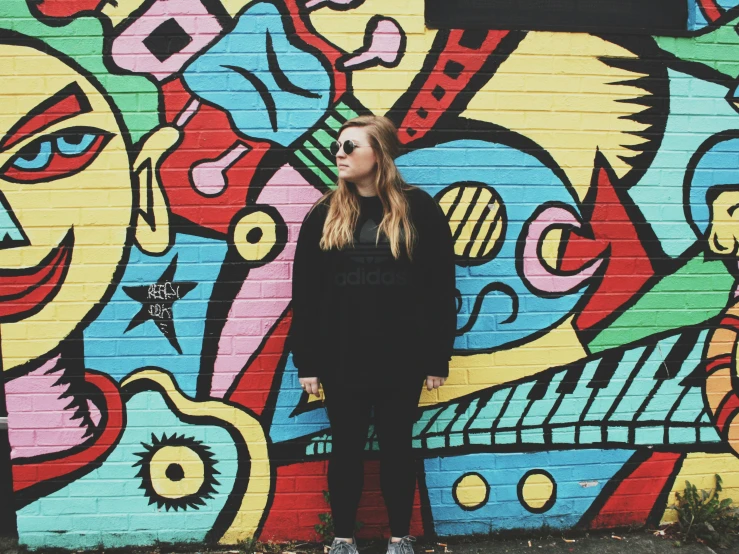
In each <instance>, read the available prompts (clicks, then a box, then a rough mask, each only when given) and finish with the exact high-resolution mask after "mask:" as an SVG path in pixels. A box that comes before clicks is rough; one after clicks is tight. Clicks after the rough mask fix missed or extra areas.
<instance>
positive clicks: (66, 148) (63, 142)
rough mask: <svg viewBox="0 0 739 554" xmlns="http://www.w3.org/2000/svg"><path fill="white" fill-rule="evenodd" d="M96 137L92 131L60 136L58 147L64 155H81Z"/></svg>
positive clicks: (57, 139) (57, 141)
mask: <svg viewBox="0 0 739 554" xmlns="http://www.w3.org/2000/svg"><path fill="white" fill-rule="evenodd" d="M96 138H97V135H94V134H92V133H84V134H81V133H80V134H78V135H67V136H58V137H57V138H56V147H57V150H58V151H59V153H60V154H61V155H62V156H80V155H82V154H83V153H84V152H85V151H86V150H87V149H88V148H90V145H91V144H92V143H93V141H94V140H95V139H96Z"/></svg>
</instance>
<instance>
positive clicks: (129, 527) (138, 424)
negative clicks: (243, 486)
mask: <svg viewBox="0 0 739 554" xmlns="http://www.w3.org/2000/svg"><path fill="white" fill-rule="evenodd" d="M231 409H236V408H231ZM153 414H155V415H156V417H153ZM216 417H217V415H216V413H214V414H211V415H209V416H208V417H206V418H203V419H204V420H205V421H207V424H204V425H197V424H193V423H185V422H183V421H182V419H181V418H180V416H179V415H178V414H176V413H174V412H172V410H171V409H170V408H169V406H168V404H167V403H166V402H165V399H164V398H163V397H162V395H161V394H160V393H159V392H154V391H142V392H139V393H136V394H135V395H133V396H132V397H131V398H130V399H129V400H128V402H127V403H126V428H125V430H124V431H123V435H122V436H121V440H120V442H119V443H118V445H117V446H116V447H115V449H114V450H113V452H111V454H110V455H109V456H108V458H107V459H106V460H105V461H104V462H103V464H102V465H101V466H100V467H99V468H98V469H96V470H94V471H92V472H91V473H88V474H87V475H85V476H83V477H81V478H80V479H78V480H76V481H73V482H72V483H70V484H69V485H67V486H66V487H64V488H62V489H61V490H59V491H57V492H54V493H51V494H49V495H47V496H44V497H43V498H41V499H39V500H37V501H36V502H33V503H31V504H29V505H28V506H26V507H24V508H22V509H20V510H18V532H19V534H20V536H21V537H22V538H23V543H24V544H25V545H27V546H29V547H30V548H41V547H55V548H67V549H80V548H85V549H87V548H98V546H99V545H101V544H102V545H103V546H105V547H106V548H111V547H123V546H144V545H150V544H152V543H153V542H154V541H155V540H160V541H164V540H172V536H173V535H172V533H173V532H174V533H175V535H174V536H175V537H176V541H177V542H202V541H204V540H205V537H206V534H207V533H208V531H209V530H210V529H211V528H212V527H213V524H214V523H215V521H216V518H217V517H218V515H219V514H220V512H221V510H222V509H223V507H224V506H225V504H226V501H227V499H228V497H229V495H230V494H231V491H232V490H233V488H234V484H235V481H236V475H237V472H238V468H239V458H238V450H237V448H236V444H235V443H234V438H233V437H232V436H231V433H229V431H228V430H227V429H226V428H224V427H221V426H219V425H218V424H217V423H215V422H216V421H217V420H216V419H215V418H216ZM188 421H192V419H189V418H188ZM175 433H176V434H177V435H184V436H185V437H187V438H188V439H193V440H194V441H197V442H199V443H201V445H202V446H206V447H207V448H208V449H209V452H210V454H211V455H212V456H213V458H212V459H213V461H214V462H215V464H214V466H213V469H215V470H216V471H218V474H217V475H215V478H216V479H215V480H216V482H215V483H214V484H213V489H214V491H213V492H212V493H211V495H210V497H209V498H208V497H205V496H203V497H202V502H203V505H201V506H198V507H197V508H192V507H187V508H185V509H183V508H180V509H179V510H177V511H175V510H174V508H170V509H169V510H167V509H166V508H165V507H164V506H162V507H161V508H158V507H157V503H154V504H151V503H150V502H149V498H148V497H147V496H146V494H145V493H144V490H143V489H141V488H140V487H141V485H142V482H143V481H142V478H141V477H139V476H138V473H139V471H140V466H137V465H135V464H136V463H137V462H139V461H140V460H141V457H140V456H138V455H137V454H139V453H142V452H145V451H146V449H145V448H144V446H143V445H144V444H146V445H150V446H151V445H152V444H153V441H152V435H154V436H155V437H156V438H157V439H159V440H161V439H162V437H163V436H164V435H166V436H167V437H171V436H172V435H173V434H175ZM121 506H124V507H125V517H121ZM60 514H63V515H61V516H60ZM57 529H64V531H65V532H64V533H57V532H55V530H57Z"/></svg>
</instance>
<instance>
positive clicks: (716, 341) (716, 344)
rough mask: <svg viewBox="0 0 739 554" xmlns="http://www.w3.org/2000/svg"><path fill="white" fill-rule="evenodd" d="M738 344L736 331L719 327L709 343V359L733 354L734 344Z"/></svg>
mask: <svg viewBox="0 0 739 554" xmlns="http://www.w3.org/2000/svg"><path fill="white" fill-rule="evenodd" d="M735 342H736V331H732V330H731V329H726V328H724V327H719V328H718V329H716V330H715V331H714V332H713V334H712V335H711V340H710V342H709V343H708V352H707V353H706V357H707V358H709V359H710V358H714V357H716V356H723V355H725V354H732V353H733V352H734V343H735Z"/></svg>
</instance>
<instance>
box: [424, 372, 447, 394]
mask: <svg viewBox="0 0 739 554" xmlns="http://www.w3.org/2000/svg"><path fill="white" fill-rule="evenodd" d="M444 383H446V377H434V376H433V375H429V376H427V377H426V389H427V390H434V389H438V388H439V387H443V386H444Z"/></svg>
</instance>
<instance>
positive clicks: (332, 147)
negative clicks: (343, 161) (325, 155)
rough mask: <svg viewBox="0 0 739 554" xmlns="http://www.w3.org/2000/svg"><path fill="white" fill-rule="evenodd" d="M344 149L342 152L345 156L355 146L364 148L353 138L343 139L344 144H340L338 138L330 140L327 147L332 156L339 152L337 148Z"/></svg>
mask: <svg viewBox="0 0 739 554" xmlns="http://www.w3.org/2000/svg"><path fill="white" fill-rule="evenodd" d="M342 148H343V149H344V154H346V155H347V156H348V155H349V154H351V153H352V152H354V149H355V148H364V146H362V145H361V144H355V143H354V141H353V140H351V139H347V140H345V141H344V144H343V145H342V144H341V143H340V142H339V141H338V140H337V141H335V142H332V143H331V145H330V146H329V147H328V150H329V152H331V155H332V156H336V155H337V154H338V153H339V150H341V149H342Z"/></svg>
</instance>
